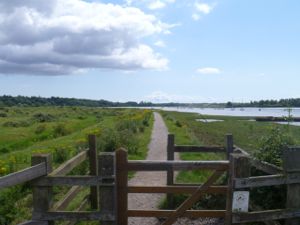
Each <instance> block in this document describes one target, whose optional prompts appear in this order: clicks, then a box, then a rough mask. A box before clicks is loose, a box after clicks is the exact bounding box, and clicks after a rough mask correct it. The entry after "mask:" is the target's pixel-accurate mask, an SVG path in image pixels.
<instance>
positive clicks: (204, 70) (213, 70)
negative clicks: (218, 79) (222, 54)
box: [196, 67, 221, 74]
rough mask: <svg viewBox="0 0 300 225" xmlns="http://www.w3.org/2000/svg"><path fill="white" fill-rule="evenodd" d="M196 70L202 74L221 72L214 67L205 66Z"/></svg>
mask: <svg viewBox="0 0 300 225" xmlns="http://www.w3.org/2000/svg"><path fill="white" fill-rule="evenodd" d="M196 72H197V73H201V74H220V73H221V70H220V69H218V68H213V67H204V68H199V69H197V70H196Z"/></svg>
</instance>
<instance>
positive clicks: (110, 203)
mask: <svg viewBox="0 0 300 225" xmlns="http://www.w3.org/2000/svg"><path fill="white" fill-rule="evenodd" d="M114 163H115V155H114V153H101V154H100V155H99V156H98V174H99V176H100V177H106V179H105V180H103V183H112V182H113V181H114V179H113V177H114V174H115V167H114ZM109 176H111V179H108V177H109ZM99 201H100V202H99V208H100V210H101V212H102V213H110V214H114V212H115V204H116V203H115V201H116V199H115V188H114V187H108V186H106V187H105V186H100V187H99ZM115 224H116V223H115V221H103V222H101V225H115Z"/></svg>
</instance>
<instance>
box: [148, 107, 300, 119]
mask: <svg viewBox="0 0 300 225" xmlns="http://www.w3.org/2000/svg"><path fill="white" fill-rule="evenodd" d="M153 108H155V109H160V110H164V111H177V112H191V113H199V114H202V115H215V116H245V117H257V116H274V117H282V116H288V114H289V113H288V110H287V108H234V109H231V108H189V107H153ZM291 115H292V116H293V117H300V108H291Z"/></svg>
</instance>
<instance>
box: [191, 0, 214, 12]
mask: <svg viewBox="0 0 300 225" xmlns="http://www.w3.org/2000/svg"><path fill="white" fill-rule="evenodd" d="M195 8H196V10H197V11H198V12H200V13H203V14H209V13H211V11H212V10H213V9H214V8H215V4H207V3H201V2H195Z"/></svg>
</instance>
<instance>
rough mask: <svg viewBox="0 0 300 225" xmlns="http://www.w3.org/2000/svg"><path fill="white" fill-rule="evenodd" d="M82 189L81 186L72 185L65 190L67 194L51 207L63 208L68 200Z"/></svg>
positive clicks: (66, 205)
mask: <svg viewBox="0 0 300 225" xmlns="http://www.w3.org/2000/svg"><path fill="white" fill-rule="evenodd" d="M81 190H82V187H81V186H74V187H71V189H70V190H69V191H68V192H67V194H66V195H65V196H64V197H63V198H62V199H61V200H60V201H58V202H57V203H56V204H55V206H54V207H53V208H54V209H55V210H64V209H66V208H67V207H68V205H69V204H70V202H71V201H72V200H73V199H74V198H75V197H76V195H77V194H78V193H79V192H80V191H81Z"/></svg>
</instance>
